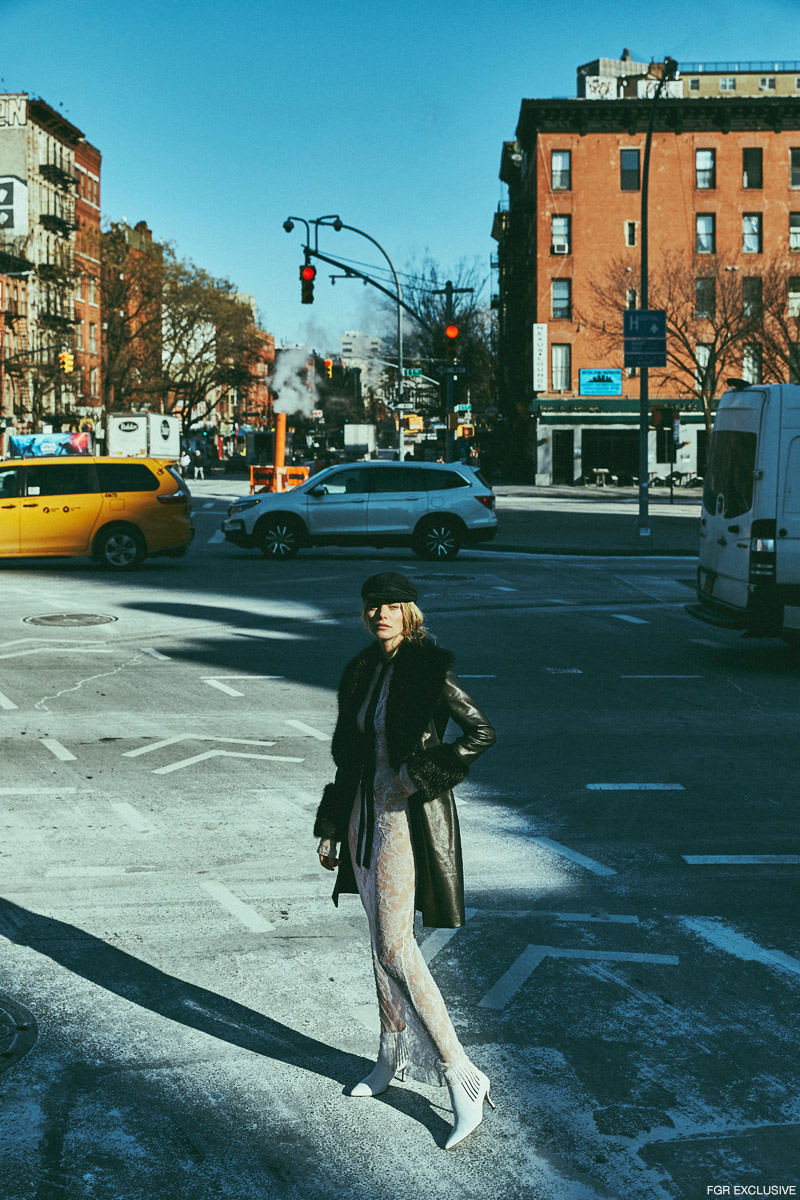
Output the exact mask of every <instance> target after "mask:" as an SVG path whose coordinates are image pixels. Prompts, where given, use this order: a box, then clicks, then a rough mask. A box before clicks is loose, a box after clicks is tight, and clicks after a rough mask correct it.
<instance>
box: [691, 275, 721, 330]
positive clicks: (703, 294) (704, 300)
mask: <svg viewBox="0 0 800 1200" xmlns="http://www.w3.org/2000/svg"><path fill="white" fill-rule="evenodd" d="M716 311H717V292H716V285H715V282H714V279H713V278H712V277H710V276H701V277H700V278H699V279H696V280H695V281H694V315H695V316H696V317H697V318H698V319H699V320H705V321H713V320H714V316H715V314H716Z"/></svg>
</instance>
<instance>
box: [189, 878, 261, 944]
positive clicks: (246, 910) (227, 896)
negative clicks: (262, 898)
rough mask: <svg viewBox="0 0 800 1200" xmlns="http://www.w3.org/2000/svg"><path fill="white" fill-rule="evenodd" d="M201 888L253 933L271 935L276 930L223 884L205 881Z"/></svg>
mask: <svg viewBox="0 0 800 1200" xmlns="http://www.w3.org/2000/svg"><path fill="white" fill-rule="evenodd" d="M200 886H201V888H203V890H204V891H206V892H208V894H209V896H212V897H213V898H214V899H215V900H216V901H217V903H218V904H221V905H222V907H223V908H225V909H227V910H228V912H229V913H230V914H231V915H232V916H234V917H236V918H237V919H238V920H239V921H241V922H242V924H243V925H245V926H246V927H247V928H248V929H250V930H252V932H253V933H269V931H270V930H271V929H274V928H275V927H274V925H272V924H270V922H269V921H267V920H266V919H265V918H264V917H262V916H261V914H260V913H258V912H256V910H255V909H254V908H251V907H250V905H249V904H245V903H244V901H243V900H240V899H239V897H238V896H234V894H233V892H231V891H230V890H229V889H228V888H226V887H225V885H224V884H223V883H217V882H216V881H215V880H213V879H204V880H203V881H202V882H201V884H200Z"/></svg>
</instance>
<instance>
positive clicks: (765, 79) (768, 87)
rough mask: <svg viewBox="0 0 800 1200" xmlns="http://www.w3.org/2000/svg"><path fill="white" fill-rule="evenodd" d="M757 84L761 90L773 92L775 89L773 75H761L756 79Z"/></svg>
mask: <svg viewBox="0 0 800 1200" xmlns="http://www.w3.org/2000/svg"><path fill="white" fill-rule="evenodd" d="M758 86H759V88H760V89H761V91H762V92H774V91H775V76H774V75H762V76H761V78H760V79H759V81H758Z"/></svg>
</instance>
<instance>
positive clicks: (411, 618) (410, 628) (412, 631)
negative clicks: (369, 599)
mask: <svg viewBox="0 0 800 1200" xmlns="http://www.w3.org/2000/svg"><path fill="white" fill-rule="evenodd" d="M376 607H377V605H375V604H372V603H367V604H365V605H364V607H363V608H362V609H361V620H362V621H363V622H364V624H365V625H366V627H367V629H369V618H368V617H367V612H368V611H369V609H371V608H376ZM400 607H401V609H402V610H403V641H404V642H423V641H424V640H425V638H426V637H429V636H430V635H429V633H428V631H427V629H426V628H425V617H424V616H423V613H422V610H421V609H420V608H417V606H416V604H414V603H411V602H409V603H405V602H404V601H401V602H400Z"/></svg>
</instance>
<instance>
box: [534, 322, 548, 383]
mask: <svg viewBox="0 0 800 1200" xmlns="http://www.w3.org/2000/svg"><path fill="white" fill-rule="evenodd" d="M533 390H534V391H535V392H546V391H547V325H546V324H544V323H542V324H539V323H538V322H537V323H536V324H535V325H534V327H533Z"/></svg>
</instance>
